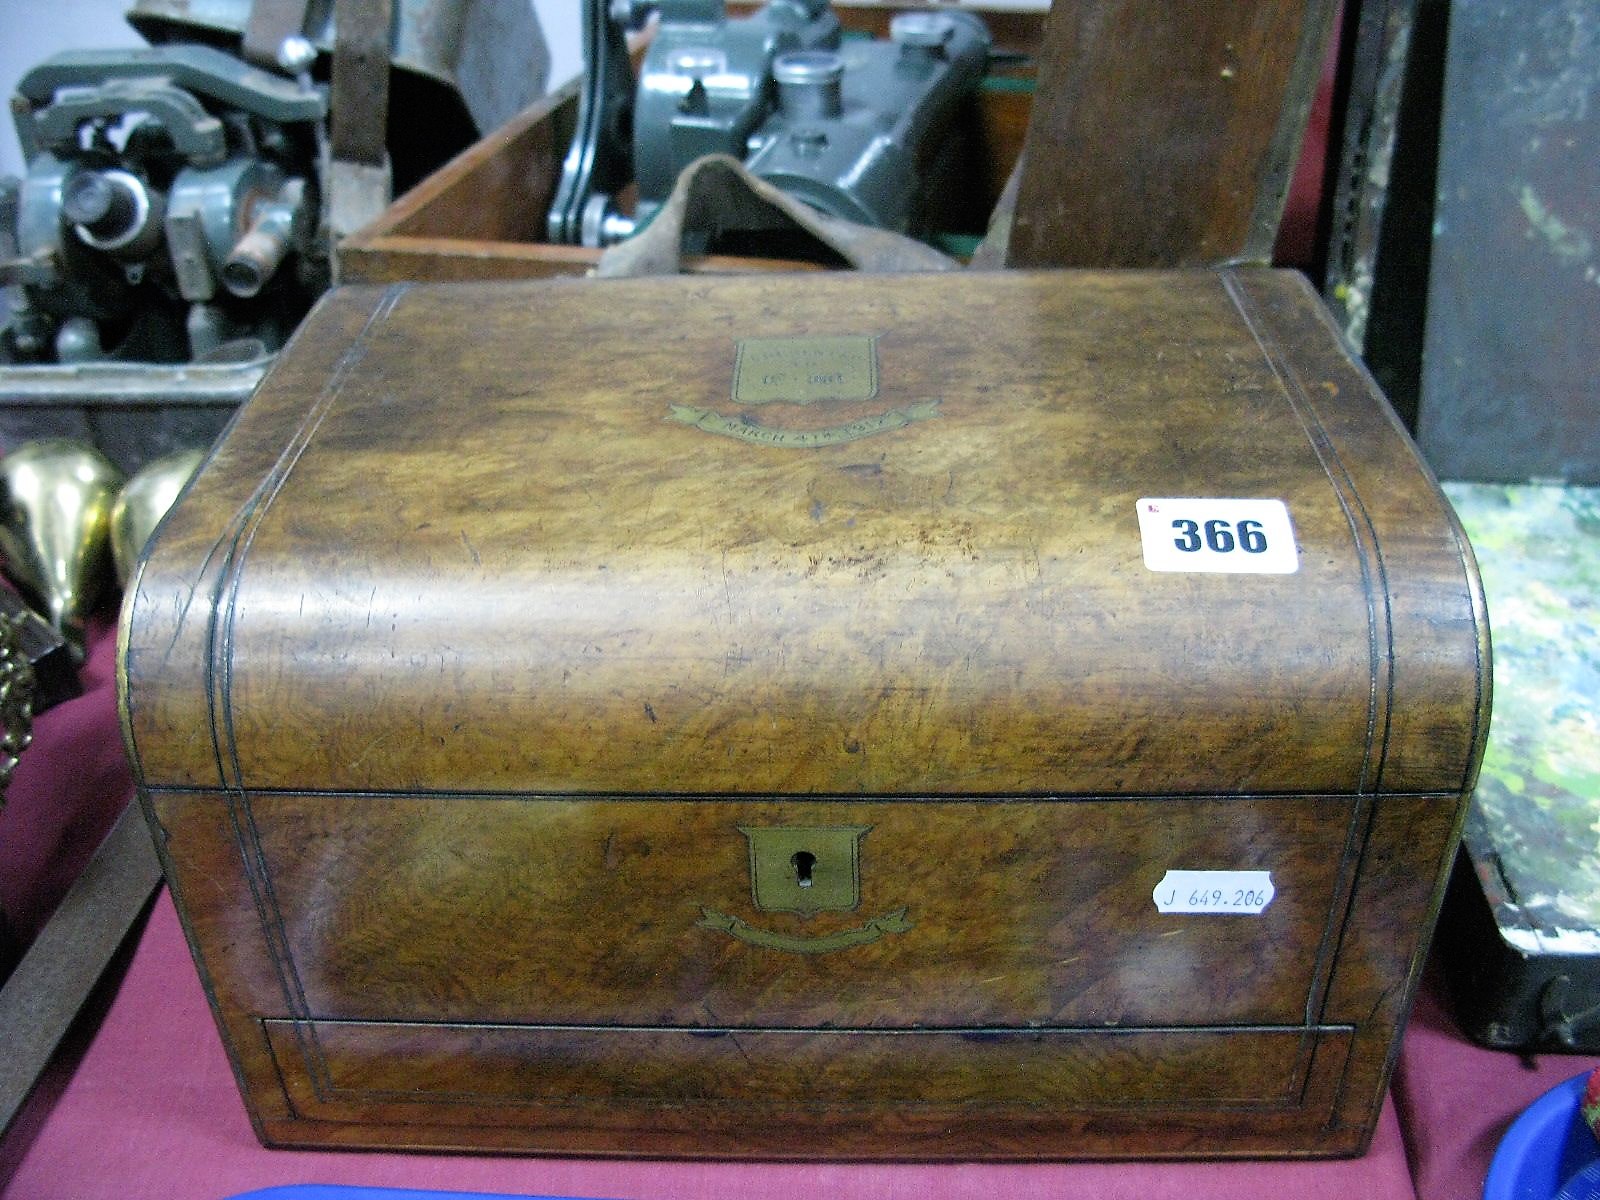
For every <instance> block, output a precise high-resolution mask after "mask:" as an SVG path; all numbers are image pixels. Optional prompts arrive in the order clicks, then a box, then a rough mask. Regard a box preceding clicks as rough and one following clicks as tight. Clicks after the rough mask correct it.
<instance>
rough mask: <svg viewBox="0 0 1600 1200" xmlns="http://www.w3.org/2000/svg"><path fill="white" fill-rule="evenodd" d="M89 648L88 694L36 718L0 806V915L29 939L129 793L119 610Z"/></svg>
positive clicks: (105, 617) (96, 627)
mask: <svg viewBox="0 0 1600 1200" xmlns="http://www.w3.org/2000/svg"><path fill="white" fill-rule="evenodd" d="M0 586H4V585H3V584H0ZM88 646H89V653H88V657H87V659H86V660H85V662H84V663H83V665H82V666H81V667H80V668H79V669H78V679H79V681H80V682H81V683H82V684H83V694H82V695H80V696H77V697H74V698H73V699H71V700H66V701H63V702H62V703H61V704H58V705H56V706H55V707H54V708H52V709H50V710H49V711H48V712H45V713H41V714H40V715H39V716H38V717H37V718H36V719H35V720H34V723H33V744H32V745H31V746H29V747H28V749H27V750H25V751H23V754H22V758H21V761H19V762H18V763H17V771H16V774H15V775H13V776H12V779H11V786H10V787H9V788H8V789H6V790H7V798H6V804H5V807H4V808H3V809H0V913H4V914H5V918H6V920H7V921H8V922H9V923H10V925H11V928H12V930H13V931H14V932H15V933H16V934H17V935H18V937H19V939H20V941H21V943H22V945H24V946H26V945H27V944H28V943H30V942H32V941H33V939H34V937H35V936H37V934H38V932H39V929H40V927H41V926H42V925H43V924H44V923H45V921H47V920H49V918H50V914H51V913H52V912H53V911H55V907H56V905H57V904H58V903H59V902H60V900H61V897H62V896H64V895H65V894H66V892H67V889H68V888H70V887H71V886H72V883H73V880H75V879H77V877H78V873H79V872H80V871H82V870H83V865H84V863H86V862H88V861H89V857H90V855H92V854H93V853H94V851H95V848H96V847H98V846H99V845H100V842H101V840H102V839H103V838H104V837H105V835H106V831H107V830H109V829H110V828H111V826H112V824H113V823H114V822H115V821H116V819H117V816H118V814H119V813H121V812H122V809H123V806H124V805H126V804H127V802H128V797H129V796H130V795H131V794H132V792H133V779H132V776H131V774H130V772H129V770H128V762H127V758H126V757H125V756H124V754H123V751H122V736H121V733H120V732H119V731H118V728H117V696H116V670H117V666H116V652H117V644H116V629H115V617H114V615H113V614H111V613H102V614H100V615H99V616H98V617H97V618H96V619H94V620H93V621H91V622H90V624H89V630H88ZM3 1034H4V1031H0V1036H3Z"/></svg>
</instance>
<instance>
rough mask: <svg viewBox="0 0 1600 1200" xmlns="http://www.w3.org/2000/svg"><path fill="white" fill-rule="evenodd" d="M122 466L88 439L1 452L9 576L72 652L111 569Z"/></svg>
mask: <svg viewBox="0 0 1600 1200" xmlns="http://www.w3.org/2000/svg"><path fill="white" fill-rule="evenodd" d="M121 483H122V473H121V472H120V471H118V470H117V469H116V468H115V467H114V466H112V465H111V463H110V462H108V461H107V460H106V458H105V456H104V455H102V454H101V453H100V452H99V451H98V450H95V449H94V448H93V447H92V446H88V445H85V444H84V443H82V442H75V441H71V440H69V439H67V438H46V439H43V440H40V441H35V442H26V443H24V444H23V445H21V446H19V447H18V448H17V449H15V450H13V451H12V452H11V453H10V454H8V455H6V456H5V458H4V459H0V550H3V551H4V553H5V557H6V570H7V573H8V574H9V575H10V576H11V578H12V579H13V580H14V581H15V582H16V583H17V584H19V585H20V586H21V587H22V588H23V589H24V590H25V591H27V592H29V593H31V594H32V595H33V598H34V599H35V600H36V601H37V602H38V603H39V604H40V605H41V606H42V608H43V610H44V615H45V617H46V618H47V619H48V620H49V621H50V624H51V625H53V626H55V628H56V630H57V631H58V632H59V633H60V634H61V635H62V636H63V637H65V638H66V639H67V641H68V642H69V643H70V644H71V645H72V646H73V648H74V650H75V652H76V653H77V654H78V655H80V656H81V654H82V650H83V621H84V618H85V617H86V616H87V615H88V613H89V612H90V611H91V610H92V609H93V607H94V604H95V602H96V601H97V600H98V599H99V597H100V594H101V591H102V590H103V588H104V586H105V583H106V581H107V579H108V578H109V575H110V567H111V561H110V558H111V553H110V552H111V537H110V534H111V506H112V503H113V502H114V500H115V498H116V494H117V488H118V487H119V486H120V485H121Z"/></svg>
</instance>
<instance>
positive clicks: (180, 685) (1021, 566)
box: [120, 270, 1489, 1158]
mask: <svg viewBox="0 0 1600 1200" xmlns="http://www.w3.org/2000/svg"><path fill="white" fill-rule="evenodd" d="M123 620H124V627H123V641H122V660H121V672H120V675H121V686H122V701H123V711H124V718H125V723H126V732H127V737H128V744H129V748H130V754H131V756H132V758H133V760H134V762H135V763H136V770H137V775H138V780H139V786H140V794H141V797H142V799H143V803H144V805H145V807H146V811H147V813H148V815H149V817H150V820H151V822H152V826H153V828H154V830H155V832H156V834H157V839H158V842H159V844H160V846H161V849H162V853H163V855H164V857H165V861H166V866H167V870H168V877H169V879H170V880H171V884H172V888H173V892H174V895H175V897H176V899H177V902H178V905H179V909H180V912H181V913H182V915H183V919H184V922H185V925H186V927H187V929H188V932H189V935H190V938H191V939H192V943H193V947H194V950H195V953H196V955H197V958H198V961H199V964H200V967H201V973H202V977H203V979H204V980H205V984H206V987H207V990H208V992H209V994H210V997H211V999H212V1002H213V1004H214V1006H215V1012H216V1016H217V1020H218V1023H219V1025H220V1027H221V1030H222V1033H223V1037H224V1040H225V1042H226V1044H227V1047H228V1050H229V1053H230V1054H231V1055H232V1058H233V1061H234V1064H235V1066H236V1069H237V1071H238V1074H239V1079H240V1082H241V1084H242V1086H243V1089H244V1092H245V1097H246V1100H247V1103H248V1105H249V1108H250V1111H251V1114H252V1117H253V1119H254V1121H255V1123H256V1128H257V1130H258V1131H259V1133H260V1135H261V1137H262V1138H263V1139H264V1140H265V1141H267V1142H269V1143H271V1144H275V1145H345V1146H397V1147H434V1148H438V1147H456V1148H463V1149H478V1150H519V1151H538V1152H554V1153H616V1154H644V1155H663V1154H666V1155H708V1156H760V1157H795V1156H799V1157H808V1158H809V1157H823V1156H826V1157H837V1158H879V1157H892V1158H1033V1157H1055V1156H1080V1155H1081V1156H1091V1155H1092V1156H1197V1155H1233V1156H1239V1155H1312V1154H1354V1153H1359V1152H1360V1151H1361V1150H1362V1149H1363V1148H1364V1147H1365V1146H1366V1144H1367V1140H1368V1138H1369V1136H1370V1134H1371V1131H1372V1128H1373V1124H1374V1122H1375V1120H1376V1118H1377V1115H1378V1111H1379V1107H1380V1104H1381V1102H1382V1098H1383V1095H1384V1089H1385V1087H1386V1084H1387V1079H1388V1072H1389V1069H1390V1066H1391V1064H1392V1062H1393V1058H1394V1054H1395V1051H1396V1048H1397V1045H1398V1039H1399V1036H1400V1030H1401V1027H1402V1024H1403V1020H1404V1017H1405V1014H1406V1012H1407V1010H1408V1006H1409V1004H1410V1001H1411V997H1412V993H1413V989H1414V986H1415V984H1416V981H1417V975H1418V971H1419V968H1420V964H1421V962H1422V957H1423V954H1424V951H1425V949H1426V945H1427V941H1428V937H1429V933H1430V930H1431V927H1432V922H1433V918H1434V914H1435V912H1436V909H1437V906H1438V903H1439V899H1440V894H1441V888H1442V885H1443V882H1444V879H1445V873H1446V868H1447V867H1448V865H1449V863H1450V861H1451V857H1452V855H1453V853H1454V850H1455V846H1456V841H1457V837H1458V830H1459V824H1460V820H1461V816H1462V811H1463V797H1464V795H1465V794H1466V792H1467V790H1468V789H1469V787H1470V786H1471V784H1472V782H1473V777H1474V773H1475V771H1476V766H1477V762H1478V758H1479V755H1480V752H1481V745H1482V740H1483V736H1484V730H1485V725H1486V722H1487V709H1488V689H1489V666H1488V657H1487V652H1488V647H1487V641H1486V626H1485V623H1484V616H1483V611H1482V605H1481V597H1480V594H1479V590H1478V584H1477V577H1476V572H1475V569H1474V567H1473V564H1472V559H1471V555H1470V551H1469V550H1468V547H1467V545H1466V543H1465V541H1464V539H1463V537H1462V535H1461V533H1460V531H1459V529H1458V527H1457V525H1456V522H1455V520H1454V517H1453V515H1452V513H1451V510H1450V508H1449V506H1448V505H1447V503H1446V502H1445V501H1444V499H1443V497H1442V496H1441V494H1440V492H1439V490H1438V488H1437V486H1436V484H1435V483H1434V481H1433V479H1432V477H1431V476H1430V475H1429V474H1428V472H1427V470H1426V469H1425V468H1424V467H1423V466H1422V465H1421V463H1420V462H1419V460H1418V458H1417V456H1416V454H1415V451H1414V449H1413V447H1412V445H1411V443H1410V441H1409V440H1408V439H1407V437H1406V436H1405V434H1404V433H1403V432H1402V431H1401V429H1400V427H1399V426H1398V424H1397V423H1396V422H1395V421H1394V420H1393V418H1392V417H1391V415H1390V413H1389V411H1388V409H1387V407H1386V406H1385V404H1384V402H1383V400H1382V399H1381V397H1380V396H1379V395H1378V394H1377V393H1376V391H1375V390H1374V388H1373V386H1372V384H1371V382H1370V380H1369V379H1368V377H1367V376H1366V375H1365V374H1364V373H1363V372H1362V371H1361V370H1360V368H1359V367H1357V366H1356V365H1355V364H1354V363H1353V362H1352V361H1351V360H1350V358H1349V357H1348V356H1347V355H1346V353H1345V352H1344V351H1343V350H1342V348H1341V344H1340V342H1339V340H1338V337H1337V335H1336V334H1335V332H1334V330H1333V328H1332V326H1331V325H1330V324H1329V322H1328V320H1327V319H1326V317H1325V315H1324V313H1323V311H1322V309H1321V307H1320V304H1319V302H1318V300H1317V299H1316V297H1315V296H1314V295H1313V294H1312V293H1311V291H1310V290H1309V288H1308V287H1307V286H1306V284H1305V283H1304V282H1303V280H1302V279H1301V278H1300V277H1299V276H1298V275H1294V274H1291V273H1287V272H1272V271H1267V270H1241V271H1223V272H1209V271H1195V272H1167V273H1141V274H1133V273H1127V274H1117V273H1039V274H1025V273H1017V274H1009V273H1007V274H990V275H984V274H966V275H954V276H942V277H938V278H931V277H863V276H853V275H848V274H846V275H840V274H820V273H814V274H807V275H790V276H776V275H767V276H763V275H747V276H741V277H738V278H728V279H718V280H708V279H704V278H699V277H684V278H674V279H661V280H651V281H638V282H627V283H621V282H593V281H583V280H554V281H546V282H544V283H521V284H502V285H489V284H458V285H446V284H429V285H416V286H412V287H409V288H408V287H404V286H396V287H394V288H390V289H383V288H376V287H361V288H349V289H344V290H341V291H338V292H336V293H334V294H332V295H330V296H329V297H327V298H326V299H325V300H324V301H323V302H322V304H321V305H320V306H319V307H318V308H317V310H316V311H315V312H314V314H313V315H312V317H311V318H310V319H309V320H308V322H307V323H306V325H305V326H304V327H303V328H302V330H301V331H300V333H299V334H298V335H297V336H296V338H295V340H294V342H293V343H292V345H291V346H290V347H289V348H288V349H287V350H286V351H285V353H284V354H283V355H282V357H281V360H280V361H279V362H278V363H277V365H276V366H275V367H274V368H273V370H272V372H271V374H270V375H269V376H268V378H267V379H266V381H265V382H264V383H263V385H262V387H261V389H260V390H259V391H258V392H257V394H256V395H255V396H254V397H253V398H252V399H251V400H250V401H249V403H248V404H247V405H246V406H245V408H244V409H243V410H242V411H241V413H240V416H239V418H238V420H237V421H236V423H235V424H234V425H233V426H232V427H231V429H230V430H229V431H228V433H227V434H226V436H225V437H224V438H223V440H222V441H221V442H220V444H219V445H218V447H217V448H216V450H215V451H214V452H213V454H212V457H211V458H210V460H209V461H208V462H207V464H206V465H205V467H204V468H203V469H202V471H201V473H200V475H199V476H198V478H197V479H196V481H195V482H194V483H193V484H192V485H191V487H190V489H189V490H188V492H187V493H186V494H185V496H184V497H183V498H182V499H181V500H180V502H179V504H178V505H177V507H176V508H175V509H174V510H173V512H172V513H171V514H170V515H169V516H168V518H167V520H166V522H165V523H164V525H163V527H162V529H161V530H160V532H159V533H158V535H157V537H156V539H155V542H154V544H153V546H152V548H151V550H150V552H149V555H148V557H147V559H146V561H145V562H144V564H143V566H142V568H141V570H140V572H139V574H138V577H137V579H136V580H135V582H134V583H133V585H132V586H131V587H130V588H129V590H128V599H127V602H126V606H125V610H124V617H123Z"/></svg>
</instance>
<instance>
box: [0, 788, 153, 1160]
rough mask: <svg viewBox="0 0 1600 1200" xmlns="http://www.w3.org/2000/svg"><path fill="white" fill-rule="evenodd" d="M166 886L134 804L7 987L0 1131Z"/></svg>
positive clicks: (1, 1025) (2, 1005)
mask: <svg viewBox="0 0 1600 1200" xmlns="http://www.w3.org/2000/svg"><path fill="white" fill-rule="evenodd" d="M160 882H161V864H160V862H159V861H157V859H156V852H155V847H154V845H152V844H151V841H150V831H149V830H148V829H147V828H146V827H145V823H144V818H143V817H142V816H141V815H140V812H139V809H138V806H137V805H133V804H130V805H129V806H128V807H127V808H126V809H124V810H123V813H122V816H121V817H119V818H118V819H117V823H116V824H115V825H113V826H112V827H111V832H110V833H108V834H107V835H106V840H105V841H104V842H102V843H101V845H100V848H99V849H98V850H96V851H95V854H94V857H93V858H91V859H90V860H89V865H88V866H86V867H85V868H84V869H83V874H82V875H80V876H79V877H78V881H77V882H76V883H74V884H73V885H72V890H71V891H69V892H68V893H67V895H66V897H65V898H64V899H63V900H62V901H61V906H60V907H59V908H58V909H57V910H56V912H55V915H54V916H52V917H51V918H50V921H49V923H48V924H46V925H45V927H44V929H43V930H41V931H40V933H39V936H38V938H37V939H36V940H35V941H34V943H33V945H32V946H31V947H29V949H28V953H27V954H26V955H25V956H24V957H23V959H22V962H20V963H19V964H18V965H17V969H16V971H15V972H13V973H12V975H11V978H10V979H8V980H7V981H6V985H5V987H3V988H0V1029H4V1030H6V1037H7V1042H8V1046H7V1050H6V1053H4V1054H0V1133H4V1132H5V1131H6V1129H7V1128H9V1127H10V1125H11V1121H12V1119H13V1118H14V1117H16V1115H17V1113H18V1111H19V1110H20V1109H21V1108H22V1105H23V1102H24V1101H26V1100H27V1098H28V1095H29V1093H31V1092H32V1091H33V1087H34V1085H35V1084H36V1083H38V1081H39V1077H40V1075H42V1074H43V1073H44V1069H45V1067H46V1066H47V1065H49V1062H50V1059H51V1056H53V1055H54V1054H55V1051H56V1047H57V1046H58V1045H60V1044H61V1039H62V1038H63V1037H65V1036H66V1033H67V1029H68V1028H69V1027H70V1026H71V1025H72V1021H73V1018H75V1017H76V1016H77V1015H78V1010H79V1009H80V1008H82V1007H83V1003H84V1001H85V1000H87V999H88V998H89V993H90V992H91V991H92V990H93V989H94V986H95V984H96V983H98V982H99V981H100V976H101V974H102V973H103V972H104V971H105V969H106V965H107V964H108V963H110V961H111V957H112V955H114V954H116V952H117V948H118V947H119V946H121V945H122V939H123V938H124V937H126V936H127V933H128V930H129V929H130V928H132V926H133V923H134V921H135V920H137V919H138V916H139V914H140V913H141V912H143V911H144V907H145V904H146V903H147V902H148V901H149V899H150V897H151V896H152V895H153V894H154V893H155V890H156V887H157V885H158V884H160Z"/></svg>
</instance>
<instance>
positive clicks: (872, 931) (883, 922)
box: [695, 906, 915, 954]
mask: <svg viewBox="0 0 1600 1200" xmlns="http://www.w3.org/2000/svg"><path fill="white" fill-rule="evenodd" d="M914 927H915V926H914V923H913V922H912V921H911V919H910V918H909V917H907V916H906V910H905V909H904V908H897V909H895V910H894V911H893V912H887V913H884V914H883V915H882V916H881V917H873V918H872V920H870V921H868V922H867V923H866V924H865V925H858V926H857V927H856V928H854V929H843V930H840V931H839V932H838V933H828V934H823V935H821V936H820V937H804V936H802V935H799V934H793V933H779V932H777V931H776V930H773V929H760V928H758V927H756V926H754V925H752V924H750V922H748V921H745V920H743V919H741V918H739V917H730V916H728V915H727V914H726V913H720V912H718V911H717V910H716V909H714V908H705V907H704V906H702V907H701V909H700V919H699V920H698V921H696V922H695V928H697V929H714V930H716V931H717V932H718V933H725V934H727V935H728V936H729V937H731V938H734V939H736V940H738V941H741V942H744V943H745V944H746V945H750V946H759V947H761V948H762V949H763V950H777V951H779V952H780V953H783V954H832V953H833V952H834V951H836V950H849V949H852V948H854V947H856V946H865V945H868V944H870V943H872V942H875V941H877V940H878V939H879V938H881V937H883V935H884V934H886V933H906V932H908V931H909V930H911V929H912V928H914Z"/></svg>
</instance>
